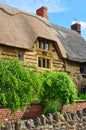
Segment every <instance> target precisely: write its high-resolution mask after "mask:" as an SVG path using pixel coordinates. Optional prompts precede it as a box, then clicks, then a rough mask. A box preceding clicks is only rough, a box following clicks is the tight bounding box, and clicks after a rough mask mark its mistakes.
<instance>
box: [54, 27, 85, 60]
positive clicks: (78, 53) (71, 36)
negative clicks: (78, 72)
mask: <svg viewBox="0 0 86 130" xmlns="http://www.w3.org/2000/svg"><path fill="white" fill-rule="evenodd" d="M52 26H53V28H54V29H55V30H56V31H57V37H58V38H59V40H60V42H61V43H62V45H63V46H64V48H65V49H66V51H67V55H68V59H69V60H72V61H77V62H86V41H85V40H84V39H83V38H82V37H81V36H80V35H79V34H78V33H77V32H75V31H73V30H71V29H66V28H64V27H60V26H57V25H52Z"/></svg>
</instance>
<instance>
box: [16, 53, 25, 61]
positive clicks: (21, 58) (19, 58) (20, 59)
mask: <svg viewBox="0 0 86 130" xmlns="http://www.w3.org/2000/svg"><path fill="white" fill-rule="evenodd" d="M19 55H20V56H21V57H20V56H19ZM17 56H18V60H19V61H23V60H24V54H23V52H21V51H18V54H17Z"/></svg>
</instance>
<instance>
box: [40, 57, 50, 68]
mask: <svg viewBox="0 0 86 130" xmlns="http://www.w3.org/2000/svg"><path fill="white" fill-rule="evenodd" d="M38 67H40V68H46V69H50V68H51V59H49V58H45V57H38Z"/></svg>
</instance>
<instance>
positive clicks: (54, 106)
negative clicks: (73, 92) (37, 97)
mask: <svg viewBox="0 0 86 130" xmlns="http://www.w3.org/2000/svg"><path fill="white" fill-rule="evenodd" d="M60 109H61V103H60V101H59V100H50V101H49V102H48V103H47V105H46V107H45V109H44V113H45V114H49V113H54V112H57V111H60Z"/></svg>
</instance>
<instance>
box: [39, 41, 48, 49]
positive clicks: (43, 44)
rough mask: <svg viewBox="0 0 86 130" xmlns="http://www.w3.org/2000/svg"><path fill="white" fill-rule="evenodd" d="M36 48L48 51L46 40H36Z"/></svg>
mask: <svg viewBox="0 0 86 130" xmlns="http://www.w3.org/2000/svg"><path fill="white" fill-rule="evenodd" d="M38 48H39V49H43V50H46V51H48V50H49V42H48V41H47V40H40V39H39V40H38Z"/></svg>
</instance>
